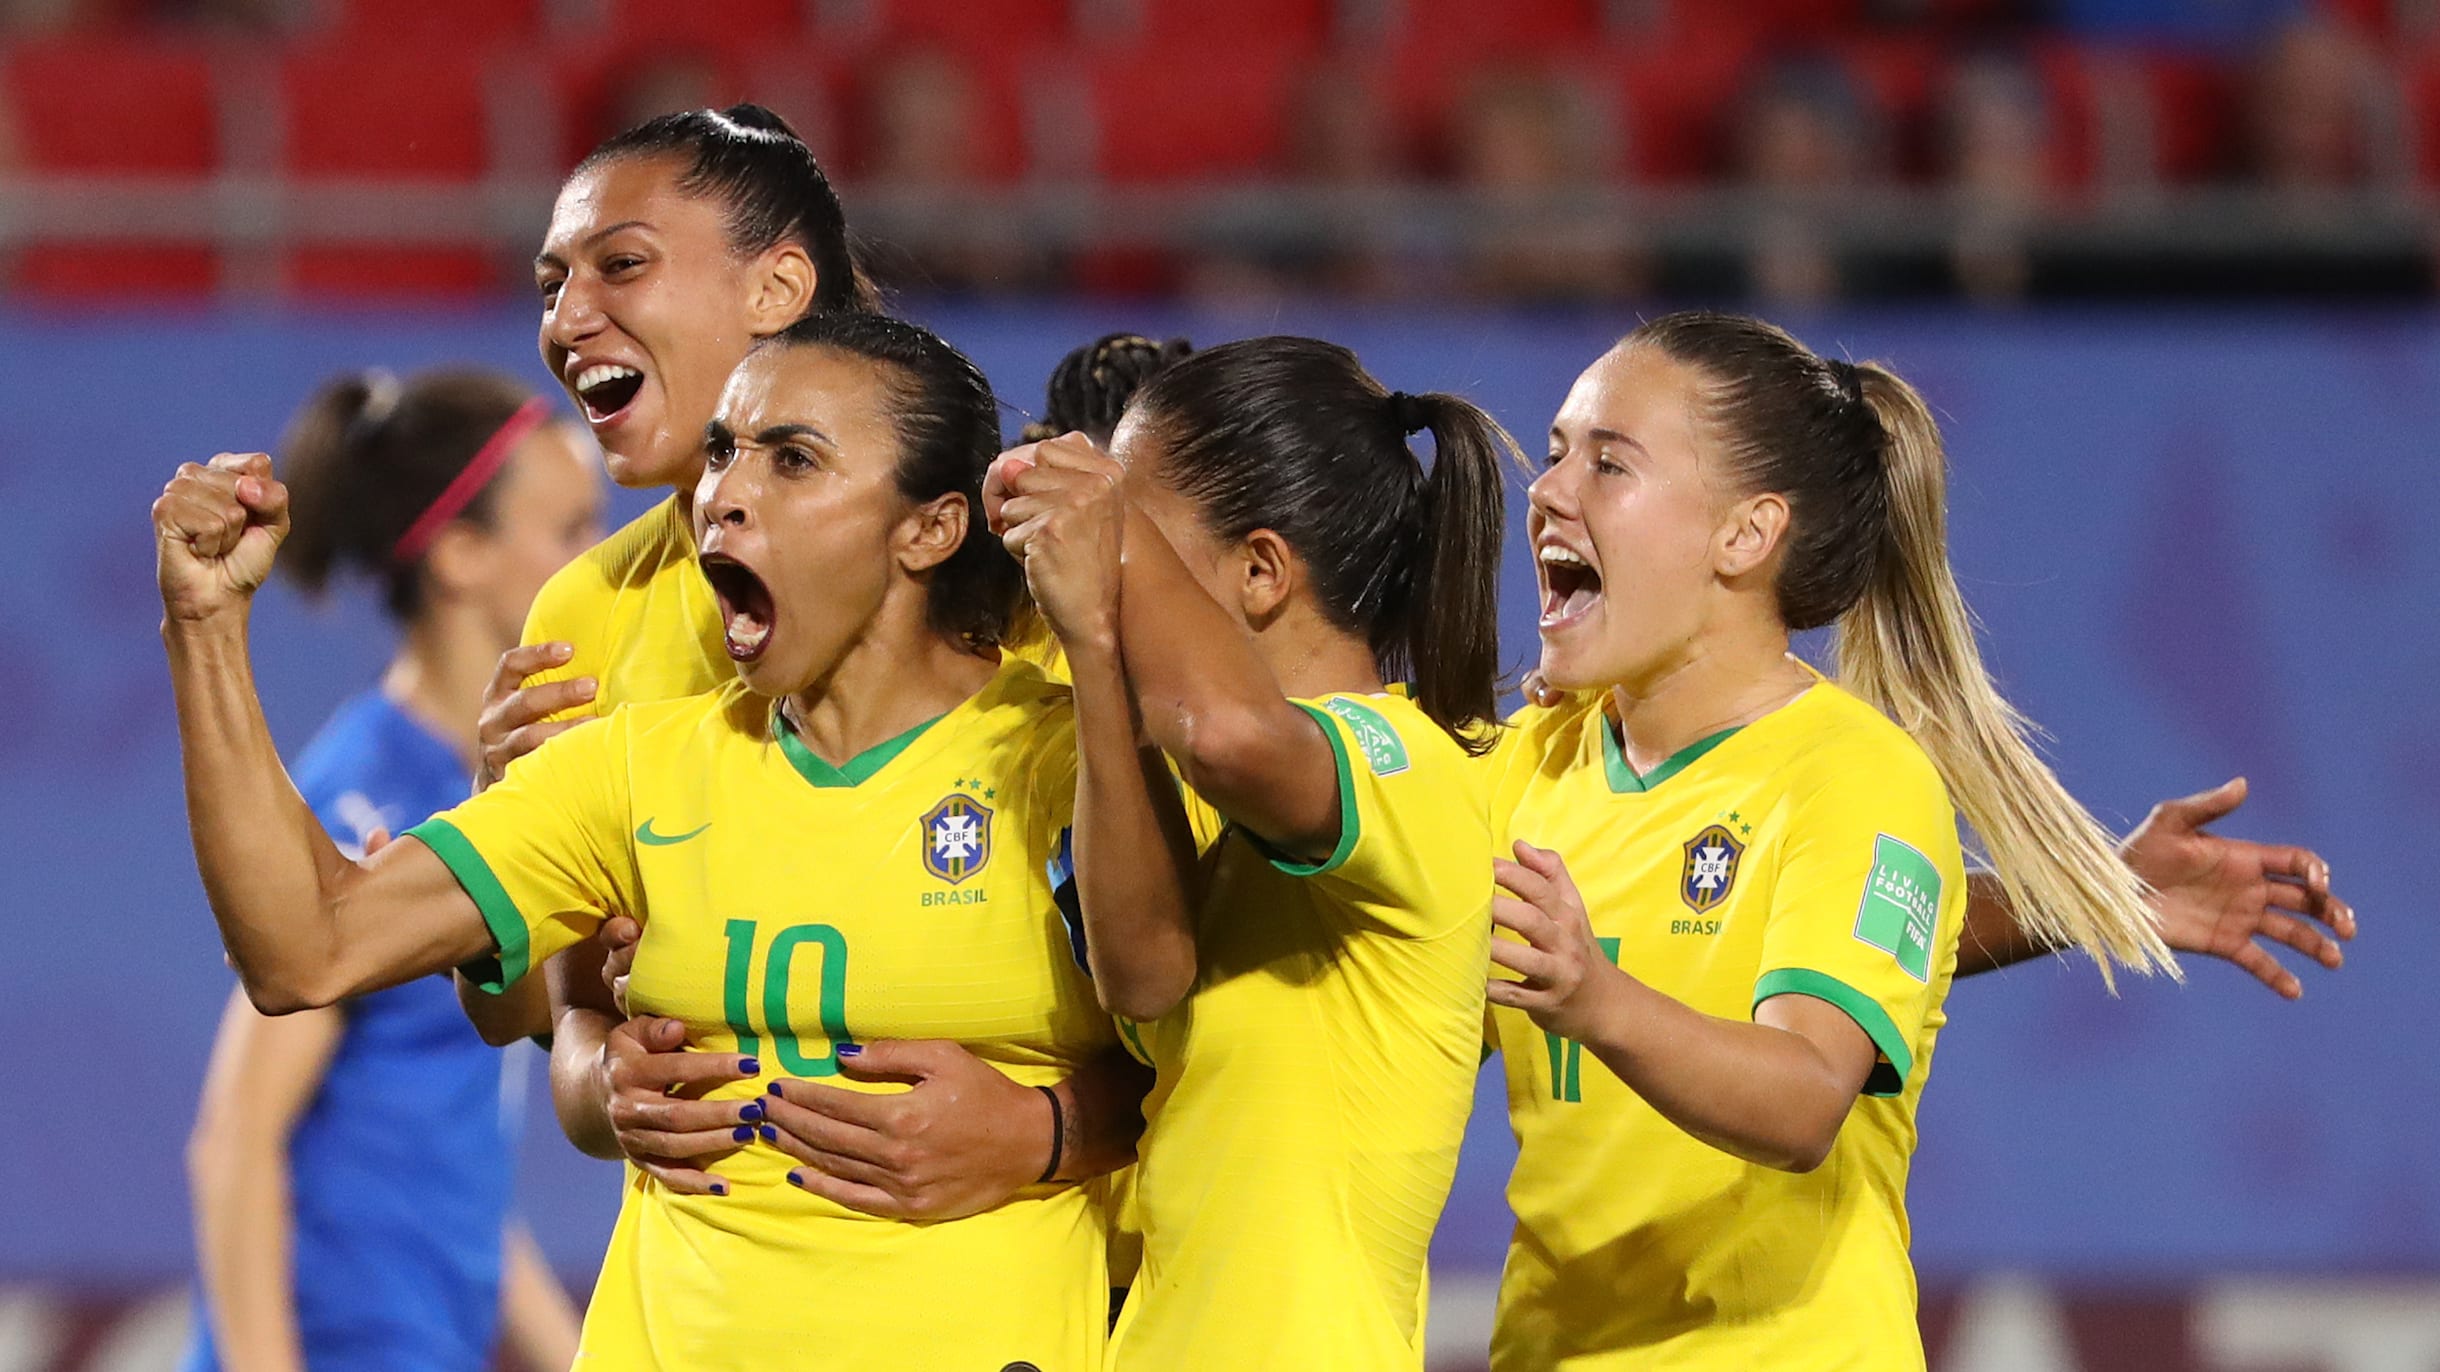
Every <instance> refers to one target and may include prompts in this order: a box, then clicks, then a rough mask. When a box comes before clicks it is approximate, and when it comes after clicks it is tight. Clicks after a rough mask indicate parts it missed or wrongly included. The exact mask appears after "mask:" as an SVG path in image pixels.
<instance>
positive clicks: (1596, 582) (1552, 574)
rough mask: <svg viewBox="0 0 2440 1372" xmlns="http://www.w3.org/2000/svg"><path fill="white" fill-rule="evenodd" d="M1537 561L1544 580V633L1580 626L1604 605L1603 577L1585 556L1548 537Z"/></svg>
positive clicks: (1536, 558) (1536, 556) (1543, 543)
mask: <svg viewBox="0 0 2440 1372" xmlns="http://www.w3.org/2000/svg"><path fill="white" fill-rule="evenodd" d="M1534 561H1535V564H1536V570H1537V571H1539V572H1540V574H1541V580H1542V620H1541V626H1540V627H1541V629H1542V631H1543V632H1544V633H1549V632H1551V631H1553V630H1557V629H1564V628H1567V627H1569V626H1571V625H1574V624H1576V623H1578V622H1579V621H1581V620H1582V619H1583V618H1584V617H1585V616H1586V615H1588V614H1591V613H1592V612H1593V610H1594V609H1595V608H1596V607H1598V606H1599V605H1600V604H1601V573H1600V572H1598V571H1596V570H1594V568H1593V564H1592V562H1591V561H1590V560H1589V559H1587V558H1586V557H1585V556H1584V554H1582V553H1580V552H1578V551H1576V550H1575V549H1574V548H1571V547H1569V546H1567V545H1566V544H1564V543H1562V542H1560V541H1559V540H1558V539H1556V538H1551V537H1545V538H1544V539H1543V540H1542V543H1541V546H1540V547H1539V548H1537V549H1536V550H1535V552H1534Z"/></svg>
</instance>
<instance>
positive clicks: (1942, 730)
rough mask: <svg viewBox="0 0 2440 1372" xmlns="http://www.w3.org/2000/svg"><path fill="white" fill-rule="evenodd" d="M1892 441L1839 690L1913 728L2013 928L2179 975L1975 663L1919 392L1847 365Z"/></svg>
mask: <svg viewBox="0 0 2440 1372" xmlns="http://www.w3.org/2000/svg"><path fill="white" fill-rule="evenodd" d="M1855 375H1856V381H1857V383H1858V385H1859V386H1860V388H1861V390H1862V392H1863V398H1864V400H1865V403H1866V404H1868V405H1869V406H1870V407H1871V409H1872V412H1873V414H1874V415H1875V416H1876V417H1877V418H1878V419H1879V420H1880V424H1881V429H1882V431H1883V433H1884V434H1885V435H1887V442H1886V444H1885V446H1884V449H1883V465H1884V477H1883V480H1884V483H1885V485H1886V488H1887V493H1888V524H1887V529H1888V533H1887V537H1886V538H1885V539H1884V541H1883V544H1882V547H1881V551H1880V557H1879V559H1878V565H1877V566H1876V568H1875V570H1874V572H1873V574H1872V577H1871V579H1870V581H1869V582H1868V583H1867V584H1866V587H1865V591H1864V595H1863V598H1862V599H1861V600H1859V601H1858V602H1856V604H1855V606H1854V608H1852V609H1850V610H1848V611H1847V612H1846V613H1845V614H1843V615H1841V616H1839V619H1838V669H1839V677H1838V679H1839V684H1840V685H1841V686H1843V687H1845V688H1846V689H1847V690H1848V691H1850V692H1853V693H1854V694H1855V695H1857V696H1858V697H1861V698H1862V699H1864V700H1865V701H1868V702H1870V703H1871V704H1872V705H1873V706H1875V707H1876V708H1878V709H1879V710H1880V711H1881V712H1882V713H1883V714H1886V715H1888V716H1889V717H1890V718H1891V719H1892V720H1895V721H1896V722H1897V723H1898V724H1899V726H1900V727H1902V728H1904V729H1905V730H1906V731H1907V732H1908V733H1909V734H1911V735H1913V736H1914V738H1915V741H1916V742H1917V743H1919V744H1921V745H1922V747H1923V750H1924V752H1926V753H1927V754H1929V755H1930V757H1931V759H1932V765H1933V766H1934V767H1936V768H1938V769H1939V772H1940V777H1941V780H1942V781H1944V782H1946V783H1947V785H1948V788H1949V794H1950V796H1951V798H1952V799H1954V800H1955V802H1956V804H1957V807H1958V809H1960V810H1961V811H1963V812H1964V814H1965V817H1966V822H1967V823H1968V824H1970V825H1972V826H1973V828H1974V832H1975V834H1976V835H1977V836H1978V837H1979V838H1980V840H1981V842H1982V847H1983V850H1984V852H1985V853H1986V855H1987V856H1988V857H1989V858H1990V861H1991V865H1992V867H1993V868H1994V869H1995V870H1996V872H1997V873H1998V876H1999V880H2000V883H2001V885H2002V886H2003V887H2005V888H2006V890H2007V892H2008V901H2009V904H2010V905H2011V906H2012V907H2013V908H2014V910H2015V913H2016V920H2017V923H2018V924H2020V925H2022V926H2023V927H2024V928H2025V930H2026V932H2028V933H2030V934H2032V935H2033V936H2034V937H2035V938H2037V939H2040V940H2041V941H2043V942H2045V943H2047V944H2050V945H2051V946H2053V947H2066V946H2068V945H2073V946H2075V947H2077V948H2081V949H2083V950H2084V951H2085V952H2086V953H2087V954H2089V955H2090V956H2091V957H2092V959H2093V961H2094V963H2095V964H2097V965H2098V966H2099V967H2100V969H2101V979H2102V981H2103V982H2104V983H2105V984H2107V985H2109V986H2110V987H2111V988H2112V989H2113V990H2114V989H2116V985H2117V982H2116V978H2115V976H2114V974H2113V969H2114V967H2116V966H2126V967H2131V968H2134V969H2135V970H2136V971H2138V972H2144V973H2150V972H2155V971H2158V972H2167V973H2168V974H2170V975H2171V976H2178V975H2179V972H2178V967H2177V960H2176V958H2175V957H2174V956H2172V955H2171V953H2170V951H2169V946H2168V944H2166V943H2165V942H2163V941H2162V939H2161V935H2160V929H2159V926H2158V923H2157V921H2156V919H2155V917H2154V915H2153V912H2152V910H2151V907H2150V906H2149V904H2148V903H2147V901H2146V897H2147V895H2148V894H2149V892H2148V891H2147V889H2146V888H2145V886H2144V884H2143V882H2142V880H2141V879H2139V878H2138V877H2136V875H2135V874H2134V873H2133V872H2132V871H2130V870H2128V868H2127V866H2126V864H2125V863H2124V862H2122V861H2120V860H2119V857H2118V852H2117V846H2116V843H2115V841H2114V840H2113V839H2112V837H2111V835H2110V833H2109V831H2108V830H2106V829H2104V828H2103V827H2102V826H2101V824H2100V823H2099V822H2098V821H2096V820H2095V819H2094V818H2093V817H2092V816H2091V815H2090V814H2088V813H2087V812H2086V811H2085V809H2084V807H2083V806H2082V805H2080V804H2078V803H2077V802H2076V800H2075V798H2074V797H2073V796H2070V795H2069V794H2068V793H2067V789H2066V788H2065V787H2064V786H2062V785H2060V784H2059V779H2058V777H2057V776H2055V775H2054V774H2053V773H2052V772H2051V770H2050V768H2049V767H2048V766H2047V765H2046V764H2044V763H2043V761H2042V759H2041V757H2040V756H2039V755H2038V754H2036V753H2035V751H2034V749H2033V746H2032V744H2031V742H2030V741H2029V738H2028V735H2030V734H2031V733H2032V732H2033V726H2032V725H2031V724H2030V723H2029V722H2028V721H2027V720H2026V719H2025V717H2024V716H2023V715H2021V714H2019V713H2017V710H2016V707H2015V706H2013V705H2010V704H2009V703H2008V701H2007V699H2006V698H2005V697H2003V696H2001V695H2000V693H1999V690H1998V688H1997V687H1996V686H1994V685H1993V684H1992V681H1991V677H1990V674H1989V673H1988V672H1987V671H1985V670H1984V668H1983V662H1982V652H1981V650H1980V648H1979V647H1978V646H1977V645H1976V643H1975V639H1974V619H1973V614H1972V612H1971V611H1969V610H1968V609H1967V608H1966V603H1965V597H1964V596H1963V595H1962V594H1960V593H1959V591H1958V588H1957V578H1956V575H1955V574H1954V573H1953V572H1952V571H1951V570H1950V568H1949V557H1948V528H1947V525H1948V517H1947V484H1948V477H1947V470H1946V468H1947V459H1946V457H1945V455H1944V454H1943V452H1942V450H1941V444H1940V429H1939V425H1938V424H1936V423H1935V422H1934V421H1933V419H1932V414H1931V411H1930V410H1929V409H1928V408H1927V407H1926V406H1925V405H1924V403H1923V397H1922V396H1920V395H1918V394H1916V393H1915V388H1914V387H1912V386H1909V385H1908V384H1906V382H1905V381H1904V380H1902V379H1900V378H1899V377H1898V376H1897V375H1896V374H1895V373H1893V372H1891V371H1889V370H1888V369H1886V368H1884V367H1881V366H1879V365H1877V364H1873V363H1864V364H1861V365H1859V366H1857V367H1856V369H1855Z"/></svg>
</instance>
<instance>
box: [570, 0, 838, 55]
mask: <svg viewBox="0 0 2440 1372" xmlns="http://www.w3.org/2000/svg"><path fill="white" fill-rule="evenodd" d="M605 8H606V10H607V14H606V16H605V17H606V19H607V21H608V22H607V23H606V24H605V25H604V28H605V30H606V31H607V33H608V34H609V36H610V39H611V41H612V42H614V43H616V44H619V45H621V46H629V47H632V46H636V45H644V46H649V47H655V48H662V49H670V48H692V49H711V50H717V51H724V52H733V53H748V52H753V51H756V50H758V49H767V48H772V47H785V46H789V45H793V44H795V43H796V42H798V41H799V40H801V39H802V38H803V37H804V17H805V5H804V2H803V0H718V2H717V3H705V0H608V3H607V5H606V7H605Z"/></svg>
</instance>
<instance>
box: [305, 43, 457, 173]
mask: <svg viewBox="0 0 2440 1372" xmlns="http://www.w3.org/2000/svg"><path fill="white" fill-rule="evenodd" d="M483 71H484V68H483V59H482V58H480V57H477V56H473V55H469V54H467V53H465V52H462V51H454V50H448V49H442V50H436V51H406V52H402V51H398V50H396V49H392V50H388V51H384V52H379V53H370V52H365V51H363V50H361V49H357V48H353V47H324V48H317V49H313V50H310V51H307V52H303V53H299V54H297V55H295V56H292V57H290V58H289V60H288V62H287V64H286V66H285V67H284V69H283V70H282V72H281V74H280V75H281V82H280V84H281V93H282V95H283V97H284V98H285V101H286V104H285V111H286V114H287V123H286V127H287V142H286V156H285V162H286V165H287V169H288V171H289V172H290V173H291V174H292V175H294V176H297V177H299V178H300V179H304V180H314V179H318V178H328V177H350V178H352V177H367V178H371V177H378V178H384V179H404V180H449V181H459V180H466V181H471V180H475V179H477V178H479V177H481V176H482V175H483V173H484V172H485V171H486V170H488V169H489V167H490V163H491V150H490V129H489V125H488V123H487V118H486V112H485V104H484V77H483Z"/></svg>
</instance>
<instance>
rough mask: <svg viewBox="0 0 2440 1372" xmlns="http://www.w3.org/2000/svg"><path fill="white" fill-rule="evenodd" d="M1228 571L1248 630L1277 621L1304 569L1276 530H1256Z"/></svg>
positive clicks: (1248, 535) (1237, 552)
mask: <svg viewBox="0 0 2440 1372" xmlns="http://www.w3.org/2000/svg"><path fill="white" fill-rule="evenodd" d="M1226 565H1227V570H1228V575H1229V576H1230V578H1231V579H1232V580H1233V581H1234V582H1235V583H1236V592H1237V606H1238V609H1239V610H1240V612H1242V613H1243V614H1244V616H1245V622H1246V624H1247V625H1248V626H1250V627H1252V628H1255V629H1260V628H1262V627H1263V626H1264V625H1266V624H1269V623H1270V622H1271V621H1272V620H1273V619H1275V618H1277V617H1278V615H1279V612H1280V611H1281V610H1282V609H1284V608H1286V606H1287V604H1288V597H1289V596H1290V595H1292V594H1294V593H1295V590H1296V583H1297V581H1298V579H1299V578H1300V577H1301V576H1302V575H1303V573H1304V565H1303V564H1302V563H1300V562H1298V561H1297V560H1296V554H1295V553H1294V552H1291V551H1290V550H1289V548H1288V540H1286V539H1284V538H1282V537H1280V536H1279V532H1278V531H1277V530H1275V529H1256V530H1255V531H1254V532H1252V533H1250V534H1247V535H1246V536H1245V541H1244V542H1243V543H1241V544H1239V545H1238V546H1237V550H1236V552H1235V554H1234V555H1232V556H1231V557H1230V558H1229V561H1228V564H1226Z"/></svg>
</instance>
